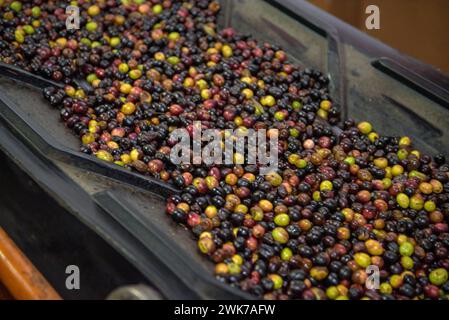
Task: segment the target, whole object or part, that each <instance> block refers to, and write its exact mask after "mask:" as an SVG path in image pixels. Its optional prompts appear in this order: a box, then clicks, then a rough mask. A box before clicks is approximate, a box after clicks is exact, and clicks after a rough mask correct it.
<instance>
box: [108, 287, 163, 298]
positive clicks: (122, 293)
mask: <svg viewBox="0 0 449 320" xmlns="http://www.w3.org/2000/svg"><path fill="white" fill-rule="evenodd" d="M162 299H163V298H162V296H161V294H160V293H159V292H157V291H156V290H154V289H152V288H150V287H148V286H146V285H143V284H137V285H131V286H124V287H119V288H117V289H115V290H114V291H112V292H111V293H110V294H109V295H108V297H107V298H106V300H162Z"/></svg>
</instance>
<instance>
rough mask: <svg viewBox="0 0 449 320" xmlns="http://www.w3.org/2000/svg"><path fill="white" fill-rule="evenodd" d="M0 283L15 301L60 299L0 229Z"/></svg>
mask: <svg viewBox="0 0 449 320" xmlns="http://www.w3.org/2000/svg"><path fill="white" fill-rule="evenodd" d="M0 281H1V282H2V283H3V284H4V286H5V287H6V288H7V289H8V291H9V292H10V293H11V295H12V296H13V297H14V298H15V299H17V300H60V299H61V297H60V296H59V294H58V293H57V292H56V291H55V290H54V289H53V287H52V286H51V285H50V284H49V283H48V282H47V280H46V279H45V278H44V276H43V275H42V274H41V273H40V272H39V271H38V270H37V269H36V268H35V267H34V265H33V264H32V263H31V261H30V260H28V258H27V257H26V256H25V255H24V254H23V253H22V251H21V250H20V249H19V248H18V247H17V246H16V245H15V243H14V242H13V241H12V240H11V238H10V237H9V236H8V235H7V234H6V232H5V231H4V230H3V229H2V228H0Z"/></svg>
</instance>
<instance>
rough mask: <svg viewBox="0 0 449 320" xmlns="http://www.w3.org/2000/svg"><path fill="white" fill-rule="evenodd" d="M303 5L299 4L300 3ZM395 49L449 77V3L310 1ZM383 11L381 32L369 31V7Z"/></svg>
mask: <svg viewBox="0 0 449 320" xmlns="http://www.w3.org/2000/svg"><path fill="white" fill-rule="evenodd" d="M298 1H300V0H298ZM308 1H309V2H311V3H313V4H315V5H317V6H318V7H320V8H322V9H324V10H326V11H328V12H330V13H331V14H333V15H335V16H336V17H338V18H340V19H342V20H344V21H345V22H347V23H349V24H351V25H353V26H354V27H356V28H357V29H360V30H362V31H364V32H366V33H368V34H369V35H371V36H373V37H375V38H377V39H379V40H381V41H383V42H385V43H386V44H388V45H390V46H391V47H393V48H396V49H398V50H399V51H401V52H403V53H405V54H408V55H410V56H412V57H414V58H417V59H420V60H422V61H424V62H426V63H429V64H431V65H433V66H435V67H437V68H439V69H441V70H442V71H443V72H445V73H446V74H449V0H308ZM369 5H377V6H378V7H379V9H380V30H367V29H366V27H365V20H366V18H367V17H368V15H367V14H366V13H365V10H366V7H367V6H369Z"/></svg>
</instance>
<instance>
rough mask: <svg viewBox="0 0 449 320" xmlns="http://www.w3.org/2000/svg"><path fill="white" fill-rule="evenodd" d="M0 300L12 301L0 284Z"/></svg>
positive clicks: (6, 290)
mask: <svg viewBox="0 0 449 320" xmlns="http://www.w3.org/2000/svg"><path fill="white" fill-rule="evenodd" d="M0 300H14V297H13V296H12V295H11V294H10V293H9V291H8V289H6V287H5V286H4V285H3V283H1V282H0Z"/></svg>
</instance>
